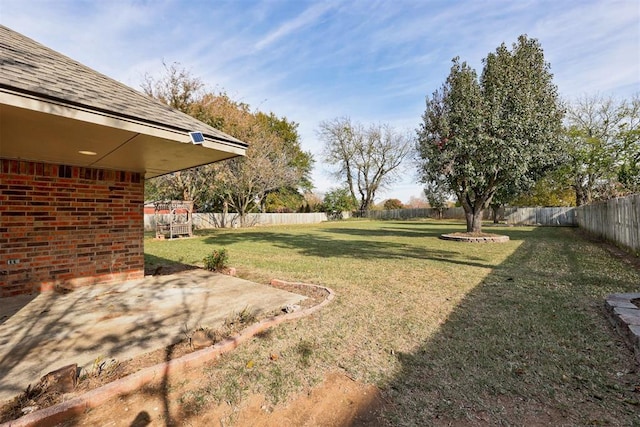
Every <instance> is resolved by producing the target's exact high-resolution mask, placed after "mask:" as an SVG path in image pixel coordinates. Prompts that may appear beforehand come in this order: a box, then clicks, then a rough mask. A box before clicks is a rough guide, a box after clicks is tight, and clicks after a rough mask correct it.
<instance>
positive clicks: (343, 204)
mask: <svg viewBox="0 0 640 427" xmlns="http://www.w3.org/2000/svg"><path fill="white" fill-rule="evenodd" d="M323 204H324V211H325V212H327V213H334V214H341V213H342V212H350V211H353V210H355V209H356V207H357V206H358V202H357V200H356V199H355V198H354V197H353V196H352V195H351V193H350V192H349V190H348V189H346V188H336V189H333V190H331V191H329V192H327V194H325V196H324V203H323Z"/></svg>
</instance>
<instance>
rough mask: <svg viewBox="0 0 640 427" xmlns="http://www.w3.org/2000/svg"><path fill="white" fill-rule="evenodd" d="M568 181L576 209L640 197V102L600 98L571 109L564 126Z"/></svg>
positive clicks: (639, 98) (637, 99)
mask: <svg viewBox="0 0 640 427" xmlns="http://www.w3.org/2000/svg"><path fill="white" fill-rule="evenodd" d="M565 147H566V148H565V149H566V153H567V156H568V161H567V162H566V164H565V165H564V167H563V168H562V171H563V174H562V175H561V176H558V178H559V179H562V178H564V180H565V182H567V183H568V185H570V186H571V187H573V189H574V190H575V199H576V204H577V205H578V206H580V205H583V204H587V203H590V202H592V201H595V200H602V199H608V198H610V197H614V196H618V195H624V194H627V193H631V192H638V191H640V166H638V165H639V163H640V96H638V94H636V95H635V96H634V97H632V99H631V100H622V101H616V100H614V99H613V98H611V97H603V96H600V95H595V96H585V97H582V98H580V99H578V100H576V101H575V102H573V103H571V104H570V105H569V108H568V114H567V124H566V126H565Z"/></svg>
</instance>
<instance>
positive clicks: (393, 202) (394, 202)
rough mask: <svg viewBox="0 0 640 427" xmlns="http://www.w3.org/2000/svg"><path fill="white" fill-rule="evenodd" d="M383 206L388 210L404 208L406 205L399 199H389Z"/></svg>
mask: <svg viewBox="0 0 640 427" xmlns="http://www.w3.org/2000/svg"><path fill="white" fill-rule="evenodd" d="M382 206H383V207H384V208H385V209H387V210H393V209H402V208H404V205H403V204H402V202H401V201H400V200H398V199H387V200H385V201H384V204H383V205H382Z"/></svg>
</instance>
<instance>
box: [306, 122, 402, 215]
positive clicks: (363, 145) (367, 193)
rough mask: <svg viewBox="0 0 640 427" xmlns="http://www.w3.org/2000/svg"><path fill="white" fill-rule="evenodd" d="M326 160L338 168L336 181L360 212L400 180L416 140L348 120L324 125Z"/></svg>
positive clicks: (380, 126)
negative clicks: (403, 167) (342, 184)
mask: <svg viewBox="0 0 640 427" xmlns="http://www.w3.org/2000/svg"><path fill="white" fill-rule="evenodd" d="M318 135H319V137H320V140H321V141H322V142H323V143H324V153H323V154H324V160H325V161H326V162H327V163H329V164H331V165H334V166H335V167H336V169H335V171H334V172H333V174H334V176H335V177H336V179H338V180H340V181H343V182H344V183H345V185H346V187H347V189H348V190H349V192H350V193H351V196H352V197H353V198H354V199H357V200H359V209H360V210H366V209H369V208H370V207H371V206H372V205H373V202H374V199H375V196H376V192H377V191H378V190H380V189H383V188H385V187H386V186H388V185H389V184H391V183H392V182H394V181H395V180H396V179H397V178H398V172H399V170H400V167H401V165H402V162H403V161H404V159H405V158H406V157H407V155H408V154H409V152H410V151H411V146H412V144H413V140H412V138H411V137H410V136H409V135H406V134H403V133H401V132H398V131H396V130H395V129H393V128H392V127H391V126H389V125H387V124H378V125H370V126H368V127H365V126H364V125H362V124H360V123H358V122H352V121H351V119H349V118H347V117H341V118H336V119H333V120H329V121H323V122H321V123H320V128H319V130H318Z"/></svg>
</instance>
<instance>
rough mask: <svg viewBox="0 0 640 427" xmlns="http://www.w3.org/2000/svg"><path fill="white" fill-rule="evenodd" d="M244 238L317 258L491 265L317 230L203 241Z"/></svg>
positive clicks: (226, 240)
mask: <svg viewBox="0 0 640 427" xmlns="http://www.w3.org/2000/svg"><path fill="white" fill-rule="evenodd" d="M247 241H252V242H267V243H269V244H271V245H273V246H275V247H277V248H282V249H288V250H295V251H297V252H298V253H300V254H302V255H308V256H313V257H319V258H353V259H364V260H376V259H380V260H389V259H397V260H403V259H407V258H412V259H418V260H425V261H428V260H434V261H441V262H447V263H452V264H462V265H468V266H473V267H481V268H487V267H491V265H490V264H487V263H483V262H480V261H481V258H479V257H477V258H476V257H469V256H464V257H463V256H462V255H461V253H460V252H458V251H454V250H444V249H432V248H425V247H419V246H416V245H412V244H404V243H397V242H388V241H374V240H371V239H349V240H343V239H336V238H334V237H332V236H331V235H320V234H317V233H304V234H300V233H296V234H288V233H278V232H251V233H242V234H231V233H228V234H221V235H217V236H215V237H207V238H205V243H207V244H211V245H214V244H215V245H223V246H224V245H231V244H234V243H238V242H247ZM476 261H477V262H476Z"/></svg>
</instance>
